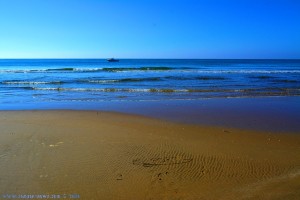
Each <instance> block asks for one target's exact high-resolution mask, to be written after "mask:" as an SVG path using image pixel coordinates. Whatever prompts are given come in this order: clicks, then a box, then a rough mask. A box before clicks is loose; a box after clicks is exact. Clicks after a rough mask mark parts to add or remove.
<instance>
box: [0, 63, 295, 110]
mask: <svg viewBox="0 0 300 200" xmlns="http://www.w3.org/2000/svg"><path fill="white" fill-rule="evenodd" d="M0 95H1V98H0V103H1V104H2V107H3V105H5V104H10V105H13V104H18V105H20V104H21V105H22V104H24V105H25V104H26V103H28V104H32V103H39V102H46V103H47V102H55V103H60V102H62V103H72V102H99V101H153V100H195V99H203V98H220V97H222V98H231V97H270V96H271V97H273V96H299V95H300V60H177V59H175V60H172V59H170V60H168V59H167V60H158V59H123V60H122V59H121V60H120V62H117V63H116V62H114V63H109V62H107V61H106V60H104V59H37V60H31V59H26V60H6V59H4V60H0Z"/></svg>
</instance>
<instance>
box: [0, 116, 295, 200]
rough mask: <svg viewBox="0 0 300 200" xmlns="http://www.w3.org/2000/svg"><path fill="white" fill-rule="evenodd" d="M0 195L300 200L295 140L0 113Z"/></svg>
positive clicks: (122, 119) (136, 119) (135, 119)
mask: <svg viewBox="0 0 300 200" xmlns="http://www.w3.org/2000/svg"><path fill="white" fill-rule="evenodd" d="M0 188H1V190H0V195H6V194H10V195H13V194H15V195H25V194H32V195H33V194H49V195H54V194H58V195H63V194H67V195H70V194H75V195H76V194H78V195H80V199H130V200H135V199H137V200H138V199H155V200H156V199H172V200H173V199H299V198H300V135H297V134H278V133H277V134H275V133H270V132H257V131H256V132H255V131H247V130H239V129H233V128H224V127H208V126H207V127H206V126H199V125H186V124H179V123H172V122H166V121H163V120H156V119H150V118H146V117H141V116H137V115H126V114H118V113H108V112H97V111H62V110H61V111H2V112H0ZM69 197H70V196H67V198H69Z"/></svg>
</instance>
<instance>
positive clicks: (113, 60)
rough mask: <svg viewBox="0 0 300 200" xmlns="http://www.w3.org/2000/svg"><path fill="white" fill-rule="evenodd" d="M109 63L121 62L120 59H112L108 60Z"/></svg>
mask: <svg viewBox="0 0 300 200" xmlns="http://www.w3.org/2000/svg"><path fill="white" fill-rule="evenodd" d="M107 61H108V62H119V60H118V59H114V58H110V59H107Z"/></svg>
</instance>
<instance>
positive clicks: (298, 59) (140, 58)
mask: <svg viewBox="0 0 300 200" xmlns="http://www.w3.org/2000/svg"><path fill="white" fill-rule="evenodd" d="M113 58H116V59H119V60H300V58H118V57H113ZM46 59H48V60H59V59H62V60H68V59H69V60H88V59H90V60H107V59H109V58H0V60H46Z"/></svg>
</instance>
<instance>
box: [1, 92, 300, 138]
mask: <svg viewBox="0 0 300 200" xmlns="http://www.w3.org/2000/svg"><path fill="white" fill-rule="evenodd" d="M299 102H300V97H276V98H275V97H259V98H248V97H247V98H212V99H200V100H159V101H100V102H43V103H24V104H5V105H0V111H9V110H11V111H18V110H21V111H22V110H24V111H25V110H45V111H48V110H75V111H76V110H88V111H104V112H117V113H125V114H133V115H140V116H145V117H151V118H156V119H160V120H167V121H170V122H176V123H184V124H194V125H204V126H205V125H208V126H219V127H233V128H238V129H247V130H254V131H270V132H276V133H284V132H293V133H300V124H299V123H298V121H299V119H300V103H299Z"/></svg>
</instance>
